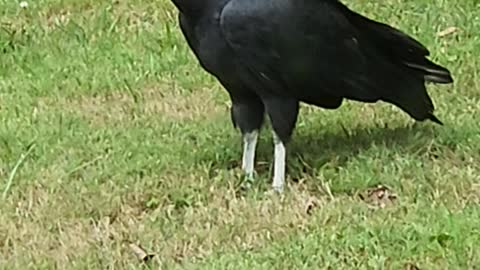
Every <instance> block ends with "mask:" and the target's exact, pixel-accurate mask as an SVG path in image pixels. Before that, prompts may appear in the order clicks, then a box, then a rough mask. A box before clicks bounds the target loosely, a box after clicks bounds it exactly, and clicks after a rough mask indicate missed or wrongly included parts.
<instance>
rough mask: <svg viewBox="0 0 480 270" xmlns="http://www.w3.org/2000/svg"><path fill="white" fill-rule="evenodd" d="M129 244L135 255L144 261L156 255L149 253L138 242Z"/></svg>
mask: <svg viewBox="0 0 480 270" xmlns="http://www.w3.org/2000/svg"><path fill="white" fill-rule="evenodd" d="M129 246H130V249H131V250H132V252H133V253H134V254H135V256H137V258H138V259H139V260H140V261H142V262H145V263H146V262H149V261H150V260H151V259H152V258H153V257H154V255H153V254H148V253H147V252H146V251H145V250H144V249H143V248H142V247H140V246H138V245H136V244H133V243H130V245H129Z"/></svg>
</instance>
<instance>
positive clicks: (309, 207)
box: [305, 197, 320, 216]
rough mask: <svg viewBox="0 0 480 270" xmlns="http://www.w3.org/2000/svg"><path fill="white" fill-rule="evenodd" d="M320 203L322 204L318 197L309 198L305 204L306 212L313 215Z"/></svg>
mask: <svg viewBox="0 0 480 270" xmlns="http://www.w3.org/2000/svg"><path fill="white" fill-rule="evenodd" d="M319 205H320V204H319V202H318V199H317V198H315V197H310V198H308V200H307V203H306V204H305V213H306V214H307V215H309V216H310V215H312V212H313V209H315V208H317V207H318V206H319Z"/></svg>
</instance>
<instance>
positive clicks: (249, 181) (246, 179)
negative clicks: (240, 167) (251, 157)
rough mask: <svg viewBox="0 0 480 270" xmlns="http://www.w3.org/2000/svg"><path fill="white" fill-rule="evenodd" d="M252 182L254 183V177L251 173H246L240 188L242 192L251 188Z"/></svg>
mask: <svg viewBox="0 0 480 270" xmlns="http://www.w3.org/2000/svg"><path fill="white" fill-rule="evenodd" d="M254 182H255V177H254V175H253V173H248V174H246V175H245V176H244V177H243V180H242V183H241V185H240V187H241V189H242V190H248V189H250V188H252V186H253V183H254Z"/></svg>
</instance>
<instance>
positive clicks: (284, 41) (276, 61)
mask: <svg viewBox="0 0 480 270" xmlns="http://www.w3.org/2000/svg"><path fill="white" fill-rule="evenodd" d="M220 25H221V29H222V32H223V35H224V37H225V39H226V40H227V42H228V44H229V45H230V46H231V48H232V49H233V51H234V53H235V55H236V57H237V58H238V59H239V61H240V62H241V63H242V64H243V66H244V68H245V73H246V74H247V73H248V75H245V74H242V76H244V79H245V80H247V81H248V82H249V83H250V84H251V85H252V86H254V87H255V86H256V87H257V88H258V87H263V88H264V89H263V90H265V91H270V92H272V93H275V94H276V95H287V96H294V97H297V98H303V99H309V98H310V99H314V98H316V97H321V96H322V95H325V96H339V97H346V98H351V99H356V100H362V101H375V100H378V99H379V98H381V96H382V95H383V94H385V93H384V92H385V91H394V90H391V89H389V86H390V85H391V82H392V81H398V80H402V77H405V81H406V83H408V80H407V77H406V76H407V75H406V74H403V71H402V70H400V69H398V68H396V67H395V66H394V65H393V64H391V63H390V62H389V61H385V60H384V58H383V56H382V55H381V54H378V53H376V50H377V48H375V46H376V44H374V43H372V42H371V39H369V38H368V36H367V35H365V34H364V33H362V31H361V29H360V28H359V27H357V26H356V25H353V24H352V22H351V20H350V19H349V15H348V13H346V10H345V7H344V6H343V5H342V4H341V3H339V2H338V1H336V0H275V1H273V0H231V1H230V2H229V3H228V4H227V5H226V6H225V7H224V9H223V11H222V13H221V17H220ZM403 87H408V85H403ZM390 88H391V87H390Z"/></svg>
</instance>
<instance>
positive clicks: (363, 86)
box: [173, 0, 453, 143]
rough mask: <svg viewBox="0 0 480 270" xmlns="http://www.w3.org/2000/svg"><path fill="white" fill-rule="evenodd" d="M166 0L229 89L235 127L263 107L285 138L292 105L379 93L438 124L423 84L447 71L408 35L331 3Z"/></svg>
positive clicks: (243, 126)
mask: <svg viewBox="0 0 480 270" xmlns="http://www.w3.org/2000/svg"><path fill="white" fill-rule="evenodd" d="M173 2H174V3H175V5H176V6H177V8H178V9H179V11H180V14H179V19H180V25H181V29H182V31H183V33H184V35H185V37H186V40H187V41H188V44H189V46H190V48H191V49H192V50H193V52H194V53H195V55H196V56H197V58H198V60H199V61H200V63H201V65H202V67H203V68H204V69H205V70H207V71H208V72H210V73H211V74H212V75H214V76H215V77H216V78H217V79H218V80H219V81H220V82H221V83H222V85H223V86H224V87H225V89H226V90H227V91H228V92H229V94H230V97H231V99H232V108H231V114H232V120H233V123H234V124H235V126H236V127H239V128H240V130H241V131H242V133H243V134H246V133H249V132H252V131H254V130H258V129H259V128H260V127H261V125H262V120H263V117H264V113H266V114H267V115H268V116H269V118H270V121H271V123H272V127H273V130H274V131H275V133H276V135H277V136H278V137H279V139H280V140H281V141H282V142H284V143H286V142H287V141H288V140H289V138H290V136H291V133H292V130H293V129H294V127H295V122H296V119H297V114H298V109H299V102H305V103H308V104H313V105H316V106H319V107H323V108H327V109H335V108H338V107H339V106H340V105H341V104H342V101H343V100H344V99H350V100H357V101H361V102H376V101H379V100H382V101H385V102H388V103H391V104H394V105H396V106H398V107H399V108H401V109H402V110H403V111H405V112H406V113H408V114H409V115H410V116H411V117H412V118H414V119H416V120H419V121H423V120H427V119H430V120H433V121H435V122H437V123H440V121H439V120H438V119H437V118H436V117H435V116H434V114H433V110H434V107H433V104H432V101H431V99H430V97H429V96H428V93H427V91H426V88H425V82H434V83H451V82H453V79H452V77H451V75H450V72H449V71H448V70H447V69H446V68H444V67H441V66H439V65H437V64H435V63H433V62H431V61H430V60H428V59H427V58H426V57H427V56H428V55H429V51H428V49H427V48H425V47H424V46H423V45H422V44H421V43H419V42H418V41H417V40H415V39H414V38H412V37H410V36H408V35H407V34H405V33H403V32H401V31H399V30H397V29H394V28H392V27H390V26H388V25H386V24H383V23H380V22H376V21H373V20H370V19H368V18H366V17H364V16H361V15H360V14H358V13H355V12H353V11H352V10H350V9H349V8H347V7H346V6H345V5H343V4H342V3H340V2H339V1H337V0H204V1H200V0H173ZM200 2H201V4H200Z"/></svg>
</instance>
